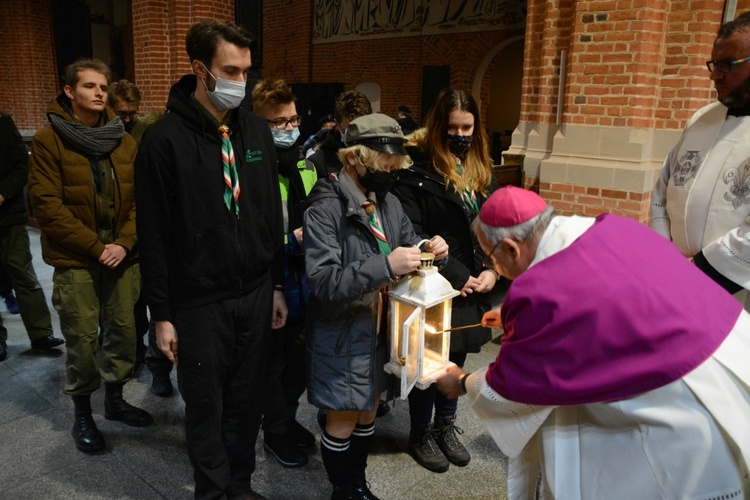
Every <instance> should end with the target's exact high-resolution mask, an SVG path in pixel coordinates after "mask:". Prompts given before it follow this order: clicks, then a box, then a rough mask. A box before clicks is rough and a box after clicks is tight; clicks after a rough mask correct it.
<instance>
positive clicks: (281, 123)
mask: <svg viewBox="0 0 750 500" xmlns="http://www.w3.org/2000/svg"><path fill="white" fill-rule="evenodd" d="M266 121H267V122H268V124H269V125H271V127H273V128H275V129H277V130H281V129H285V128H286V126H287V125H291V126H292V127H299V125H300V123H302V117H301V116H299V115H297V116H293V117H291V118H290V119H288V120H285V119H283V118H279V119H278V120H269V119H268V118H266Z"/></svg>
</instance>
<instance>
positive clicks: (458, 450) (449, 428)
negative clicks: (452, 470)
mask: <svg viewBox="0 0 750 500" xmlns="http://www.w3.org/2000/svg"><path fill="white" fill-rule="evenodd" d="M435 433H436V438H435V442H436V443H437V445H438V447H439V448H440V450H441V451H442V452H443V455H445V457H446V458H447V459H448V461H449V462H450V463H452V464H454V465H458V466H459V467H464V466H466V465H469V461H470V460H471V455H470V454H469V450H467V449H466V448H465V447H464V445H462V444H461V441H459V440H458V435H459V434H463V433H464V431H463V429H461V428H460V427H458V426H456V417H455V416H454V417H448V418H435Z"/></svg>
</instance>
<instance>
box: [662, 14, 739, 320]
mask: <svg viewBox="0 0 750 500" xmlns="http://www.w3.org/2000/svg"><path fill="white" fill-rule="evenodd" d="M748 61H750V12H746V13H745V14H743V15H741V16H739V17H738V18H737V19H735V20H734V21H731V22H728V23H726V24H724V25H722V26H721V28H720V29H719V33H718V36H717V38H716V41H715V42H714V46H713V50H712V52H711V60H710V61H708V62H707V63H706V65H707V67H708V70H709V71H710V72H711V80H713V82H714V86H715V87H716V92H717V94H718V102H715V103H713V104H709V105H708V106H705V107H703V108H701V109H700V110H698V111H697V112H696V113H695V115H693V117H692V118H691V119H690V121H689V122H688V124H687V127H686V128H685V131H684V133H683V135H682V137H681V139H680V141H679V142H678V143H677V145H676V146H675V147H674V149H673V150H672V151H671V153H670V154H669V156H668V157H667V159H666V160H665V161H664V166H663V167H662V170H661V176H660V178H659V180H658V182H657V183H656V186H655V188H654V192H653V197H652V202H651V227H652V228H653V229H654V230H656V231H657V232H658V233H660V234H662V235H663V236H665V237H667V238H669V239H670V240H672V241H673V242H674V244H675V245H676V246H677V248H678V249H679V250H680V252H682V254H683V255H684V256H685V257H687V258H689V259H691V260H692V261H693V262H694V263H695V265H696V266H698V267H699V268H700V269H701V270H702V271H704V272H705V273H706V274H707V275H708V276H710V277H711V278H712V279H713V280H714V281H716V282H717V283H718V284H719V285H721V286H722V287H723V288H724V289H726V290H727V291H729V292H730V293H733V294H737V298H738V300H740V302H744V303H745V307H746V308H748V306H750V300H747V301H745V299H746V297H745V296H746V295H747V294H746V292H745V289H747V288H749V287H750V140H748V137H750V64H748Z"/></svg>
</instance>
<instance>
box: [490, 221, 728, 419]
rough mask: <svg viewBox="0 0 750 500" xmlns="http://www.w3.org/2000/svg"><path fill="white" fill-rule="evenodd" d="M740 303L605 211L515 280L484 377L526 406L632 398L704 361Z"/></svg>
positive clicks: (663, 244)
mask: <svg viewBox="0 0 750 500" xmlns="http://www.w3.org/2000/svg"><path fill="white" fill-rule="evenodd" d="M741 311H742V306H741V304H740V303H739V302H737V301H736V300H735V299H734V298H733V297H732V296H731V295H729V294H728V293H727V292H725V291H724V290H723V289H722V288H721V287H719V286H718V285H717V284H715V283H714V282H713V281H712V280H711V279H710V278H708V277H706V276H705V275H704V274H703V273H702V272H701V271H700V270H699V269H698V268H696V267H695V266H694V265H693V264H691V263H690V262H689V261H688V260H687V259H686V258H685V257H683V256H682V255H681V254H680V253H679V252H678V251H677V249H676V248H675V247H674V245H672V243H671V242H669V241H668V240H666V239H665V238H664V237H662V236H660V235H658V234H657V233H655V232H654V231H652V230H651V229H649V228H647V227H645V226H643V225H642V224H640V223H638V222H636V221H634V220H631V219H626V218H623V217H618V216H615V215H611V214H605V215H602V216H599V217H598V218H597V220H596V222H595V223H594V225H593V226H592V227H591V228H590V229H589V230H588V231H586V232H585V233H584V234H583V235H581V237H580V238H579V239H578V240H576V241H575V242H574V243H573V244H572V245H570V246H569V247H568V248H566V249H564V250H562V251H560V252H558V253H556V254H554V255H552V256H550V257H548V258H546V259H544V260H542V261H541V262H539V263H537V264H535V265H534V266H532V267H531V268H529V269H528V270H527V271H526V272H525V273H523V274H522V275H521V276H519V277H518V278H517V279H516V280H515V281H514V282H513V284H512V285H511V287H510V290H509V291H508V294H507V296H506V299H505V302H504V303H503V307H502V310H501V316H502V321H503V326H504V329H505V336H504V337H503V342H502V347H501V349H500V354H499V355H498V357H497V360H496V361H495V362H493V363H492V364H491V365H490V367H489V370H488V371H487V382H488V383H489V385H490V386H491V387H492V388H493V389H494V390H495V391H496V392H498V393H499V394H500V395H502V396H503V397H505V398H507V399H510V400H512V401H517V402H520V403H527V404H534V405H581V404H589V403H596V402H603V401H612V400H617V399H623V398H628V397H632V396H635V395H637V394H640V393H643V392H647V391H650V390H653V389H656V388H659V387H662V386H665V385H667V384H670V383H672V382H674V381H676V380H678V379H680V378H682V377H683V376H684V375H686V374H687V373H689V372H691V371H692V370H694V369H695V368H696V367H698V366H699V365H700V364H701V363H703V362H704V361H706V360H707V359H708V358H709V357H710V356H711V355H712V354H713V353H714V352H715V351H716V350H717V349H718V348H719V346H720V345H721V343H722V342H723V341H724V339H725V338H726V337H727V335H728V334H729V332H730V331H731V330H732V328H733V327H734V325H735V323H736V321H737V318H738V317H739V315H740V313H741Z"/></svg>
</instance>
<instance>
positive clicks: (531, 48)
mask: <svg viewBox="0 0 750 500" xmlns="http://www.w3.org/2000/svg"><path fill="white" fill-rule="evenodd" d="M724 3H725V2H724V1H723V0H680V1H677V0H555V1H541V0H530V1H529V3H528V5H529V15H528V18H527V25H526V46H525V59H526V61H527V63H528V65H527V66H526V67H525V69H524V81H523V101H522V108H521V124H520V125H519V130H518V131H517V133H516V134H514V139H513V146H512V147H511V153H524V154H527V165H526V167H527V169H526V171H527V173H529V172H530V173H531V175H530V177H529V178H527V179H526V184H527V185H536V184H537V183H538V186H539V191H540V193H542V195H543V196H545V197H546V198H547V199H549V200H550V201H552V203H553V204H554V205H555V206H556V207H557V208H558V209H559V210H560V211H561V212H563V213H582V214H587V215H596V214H598V213H601V212H602V211H613V212H616V213H620V214H623V215H628V216H631V217H633V218H635V219H638V220H645V219H646V218H647V216H648V210H649V199H648V198H649V197H650V191H651V188H652V186H653V183H654V182H655V177H654V173H655V171H656V170H657V169H658V167H659V166H660V164H661V161H662V160H663V158H664V156H665V155H666V151H668V150H669V148H670V147H671V145H672V144H673V143H674V141H676V139H677V137H678V136H679V132H680V131H681V130H682V128H683V127H684V126H685V124H686V122H687V120H688V119H689V118H690V116H691V115H692V114H693V113H694V112H695V111H696V110H697V109H698V108H700V107H701V106H704V105H706V104H708V103H709V102H711V101H712V100H713V99H714V98H715V92H714V91H713V84H712V82H711V81H710V79H709V73H708V71H707V70H706V66H705V61H706V60H708V59H709V58H710V53H711V48H712V45H713V41H714V39H715V37H716V31H717V30H718V28H719V26H720V24H721V20H722V17H723V9H724ZM748 9H750V1H748V0H743V1H740V2H739V3H738V6H737V13H738V14H740V13H742V12H744V11H746V10H748ZM568 27H570V29H568ZM561 50H567V51H568V59H567V63H566V66H565V68H564V69H565V70H566V73H567V75H566V81H565V87H564V92H565V93H564V96H563V101H562V106H563V108H562V124H561V125H557V124H556V123H555V121H556V115H557V100H558V83H559V71H560V51H561ZM530 158H531V160H532V162H531V167H530V166H529V163H528V160H529V159H530Z"/></svg>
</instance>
